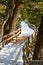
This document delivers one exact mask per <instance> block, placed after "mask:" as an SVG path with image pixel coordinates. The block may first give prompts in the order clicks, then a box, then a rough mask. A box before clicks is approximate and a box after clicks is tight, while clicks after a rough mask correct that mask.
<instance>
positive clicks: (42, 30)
mask: <svg viewBox="0 0 43 65" xmlns="http://www.w3.org/2000/svg"><path fill="white" fill-rule="evenodd" d="M42 49H43V16H42V18H41V23H40V26H39V29H38V34H37V40H36V44H35V49H34V54H33V60H40V59H43V51H42ZM41 55H42V57H41Z"/></svg>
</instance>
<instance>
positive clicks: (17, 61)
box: [0, 21, 34, 65]
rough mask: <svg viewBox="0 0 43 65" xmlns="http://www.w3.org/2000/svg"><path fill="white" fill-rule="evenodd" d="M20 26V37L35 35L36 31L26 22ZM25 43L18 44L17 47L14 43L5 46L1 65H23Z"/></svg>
mask: <svg viewBox="0 0 43 65" xmlns="http://www.w3.org/2000/svg"><path fill="white" fill-rule="evenodd" d="M20 25H21V34H20V36H25V37H29V36H30V35H31V34H33V33H34V30H32V29H31V28H29V27H28V25H27V24H26V23H25V22H23V21H22V22H21V24H20ZM20 36H19V37H20ZM25 42H26V41H25ZM25 42H22V43H18V44H17V45H13V43H9V44H8V45H5V46H4V48H2V50H0V65H23V46H24V44H25Z"/></svg>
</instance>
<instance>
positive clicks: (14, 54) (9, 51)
mask: <svg viewBox="0 0 43 65" xmlns="http://www.w3.org/2000/svg"><path fill="white" fill-rule="evenodd" d="M23 46H24V43H22V44H21V43H19V44H17V45H12V44H11V43H9V44H8V45H6V46H5V47H4V48H3V49H2V50H1V51H0V65H23V50H22V48H23Z"/></svg>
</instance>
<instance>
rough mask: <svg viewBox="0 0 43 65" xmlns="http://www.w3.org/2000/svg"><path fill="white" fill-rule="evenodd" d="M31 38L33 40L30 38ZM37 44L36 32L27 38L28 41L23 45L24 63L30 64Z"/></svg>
mask: <svg viewBox="0 0 43 65" xmlns="http://www.w3.org/2000/svg"><path fill="white" fill-rule="evenodd" d="M30 39H31V40H30ZM34 46H35V34H32V35H31V36H30V37H28V38H27V40H26V43H25V45H24V47H23V60H24V65H29V63H28V62H29V61H31V60H32V57H33V53H34Z"/></svg>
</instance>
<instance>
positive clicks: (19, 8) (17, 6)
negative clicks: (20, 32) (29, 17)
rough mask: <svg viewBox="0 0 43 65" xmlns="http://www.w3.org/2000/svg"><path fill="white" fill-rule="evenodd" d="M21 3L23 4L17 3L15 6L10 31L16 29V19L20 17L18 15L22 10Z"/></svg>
mask: <svg viewBox="0 0 43 65" xmlns="http://www.w3.org/2000/svg"><path fill="white" fill-rule="evenodd" d="M21 5H22V4H17V5H16V6H15V8H14V11H13V19H12V23H11V27H10V31H9V32H12V31H14V29H15V25H16V21H17V19H18V15H19V13H20V10H21Z"/></svg>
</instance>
